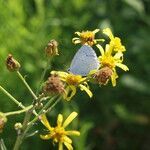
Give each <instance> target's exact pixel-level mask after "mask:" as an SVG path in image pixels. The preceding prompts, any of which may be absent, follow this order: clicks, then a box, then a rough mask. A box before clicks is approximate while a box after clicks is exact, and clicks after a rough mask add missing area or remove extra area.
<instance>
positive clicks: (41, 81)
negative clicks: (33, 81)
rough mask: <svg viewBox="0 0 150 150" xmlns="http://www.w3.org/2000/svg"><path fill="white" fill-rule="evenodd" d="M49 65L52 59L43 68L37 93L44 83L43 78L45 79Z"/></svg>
mask: <svg viewBox="0 0 150 150" xmlns="http://www.w3.org/2000/svg"><path fill="white" fill-rule="evenodd" d="M49 66H50V59H48V60H47V65H46V67H45V68H44V70H43V72H42V75H41V78H40V82H39V85H38V88H37V91H36V95H38V94H39V91H40V88H41V85H42V83H43V80H44V77H45V75H46V72H47V70H48V69H49Z"/></svg>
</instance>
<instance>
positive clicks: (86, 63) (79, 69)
mask: <svg viewBox="0 0 150 150" xmlns="http://www.w3.org/2000/svg"><path fill="white" fill-rule="evenodd" d="M99 66H100V64H99V61H98V58H97V55H96V53H95V51H94V50H93V48H92V47H91V46H89V45H83V46H82V47H81V48H80V49H79V50H78V51H77V53H76V54H75V56H74V58H73V60H72V62H71V65H70V68H69V69H68V71H69V72H71V73H73V74H77V75H82V76H86V75H87V74H88V73H89V72H90V71H91V70H95V69H98V68H99Z"/></svg>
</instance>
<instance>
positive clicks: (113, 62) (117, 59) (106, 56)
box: [97, 44, 129, 86]
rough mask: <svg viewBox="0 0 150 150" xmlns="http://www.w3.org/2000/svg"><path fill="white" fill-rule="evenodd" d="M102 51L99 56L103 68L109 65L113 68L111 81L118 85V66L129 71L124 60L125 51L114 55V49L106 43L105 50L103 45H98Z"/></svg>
mask: <svg viewBox="0 0 150 150" xmlns="http://www.w3.org/2000/svg"><path fill="white" fill-rule="evenodd" d="M97 47H98V48H99V50H100V52H101V56H99V61H100V63H101V68H103V67H106V66H107V67H109V68H110V69H111V70H112V75H111V81H112V85H113V86H116V79H117V78H118V75H117V72H116V67H119V68H121V69H122V70H124V71H128V70H129V69H128V67H127V66H126V65H124V64H122V62H123V53H120V52H117V53H115V54H114V55H113V54H112V49H111V48H110V45H108V44H107V45H106V47H105V50H104V49H103V48H102V46H100V45H97Z"/></svg>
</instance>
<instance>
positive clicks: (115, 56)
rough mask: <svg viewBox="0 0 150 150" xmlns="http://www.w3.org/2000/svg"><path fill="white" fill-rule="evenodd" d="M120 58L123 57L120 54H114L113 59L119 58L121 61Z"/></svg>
mask: <svg viewBox="0 0 150 150" xmlns="http://www.w3.org/2000/svg"><path fill="white" fill-rule="evenodd" d="M122 57H123V53H122V52H118V53H116V54H115V55H114V58H115V59H120V58H121V60H122Z"/></svg>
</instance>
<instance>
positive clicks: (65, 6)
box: [0, 0, 150, 150]
mask: <svg viewBox="0 0 150 150" xmlns="http://www.w3.org/2000/svg"><path fill="white" fill-rule="evenodd" d="M106 27H110V28H111V29H112V30H113V32H114V34H115V35H117V36H119V37H121V39H122V43H123V44H124V45H125V46H126V49H127V52H126V54H125V60H124V61H125V64H127V66H128V67H129V69H130V71H129V72H127V73H124V72H123V71H120V72H118V73H119V75H120V78H119V79H118V82H117V83H118V84H117V86H116V87H115V88H113V87H112V86H111V83H110V86H109V85H107V86H104V87H103V88H101V87H97V86H94V85H92V88H93V95H94V96H93V99H92V100H91V99H89V98H88V96H87V95H86V94H85V93H83V92H82V93H78V94H77V95H76V96H75V97H74V98H73V99H72V101H71V102H69V103H67V102H66V103H60V104H59V105H57V107H56V108H57V109H55V110H54V111H52V113H51V114H50V116H49V118H50V119H51V120H54V121H52V122H55V121H56V119H55V118H56V116H57V114H58V113H60V112H61V113H63V114H66V116H67V115H68V112H71V111H72V109H74V110H76V111H77V112H78V113H79V117H78V118H79V120H77V119H76V120H74V122H73V124H72V126H74V127H75V128H76V127H78V126H77V124H79V129H80V131H81V132H82V134H81V136H80V137H79V138H75V139H74V141H75V142H74V146H75V150H100V149H101V150H129V149H131V150H148V149H150V143H149V139H150V137H149V133H148V131H149V125H150V117H149V116H150V48H149V47H150V36H149V33H150V2H149V1H148V0H122V1H120V0H107V1H106V0H92V1H91V0H0V69H1V77H0V83H1V85H3V86H4V87H5V88H6V89H7V90H8V91H9V92H10V93H13V95H14V97H15V98H17V99H20V100H22V103H24V104H25V105H27V104H28V103H30V102H31V100H32V97H31V96H30V94H28V91H27V90H26V88H25V87H24V86H23V84H22V83H21V82H20V80H19V79H18V78H17V76H16V75H15V73H9V72H8V71H7V69H6V67H5V59H6V57H7V55H8V54H9V53H12V54H13V55H14V57H15V58H17V60H19V62H20V64H21V66H22V67H21V72H22V74H24V75H26V80H27V82H28V83H29V85H31V87H32V89H33V90H34V91H35V89H36V87H37V86H38V83H39V81H40V76H41V73H42V71H43V68H44V67H45V66H46V59H45V57H44V48H45V46H46V45H47V43H48V41H49V40H51V39H56V40H57V41H59V54H60V55H59V56H56V57H54V58H53V59H52V61H51V69H52V70H53V69H55V70H67V68H68V67H69V65H70V62H71V60H72V58H73V56H74V54H75V53H76V51H77V49H78V48H79V46H74V45H73V44H72V42H71V40H72V38H73V37H74V36H73V33H74V32H75V31H82V30H94V29H95V28H101V29H103V28H106ZM118 71H119V70H118ZM49 72H50V71H49ZM49 72H47V77H48V75H49ZM46 79H47V78H45V80H46ZM16 83H17V84H16ZM16 109H18V108H17V106H16V105H15V104H14V103H12V102H11V101H10V100H9V99H8V98H7V97H5V96H4V95H3V93H0V112H7V111H10V110H12V111H13V110H14V111H15V110H16ZM19 121H20V122H21V121H22V116H19V117H18V116H17V117H14V118H13V117H12V118H10V119H9V120H8V123H7V124H6V126H5V130H4V131H3V133H1V134H0V137H3V140H4V142H5V144H6V146H7V148H8V150H11V148H12V145H13V144H14V142H15V137H16V132H15V130H14V127H13V126H14V124H15V122H19ZM42 129H43V126H42V125H41V126H40V125H37V124H35V128H33V129H32V131H31V134H32V133H33V132H35V131H36V130H39V132H40V133H42V132H43V130H42ZM51 146H52V143H51V142H50V141H42V140H41V139H40V138H39V133H38V134H36V135H35V136H33V137H32V136H31V137H30V138H28V139H27V140H26V141H25V143H24V144H23V145H22V148H21V149H22V150H28V149H37V150H41V149H45V150H48V149H50V147H51ZM56 149H57V147H56Z"/></svg>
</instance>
